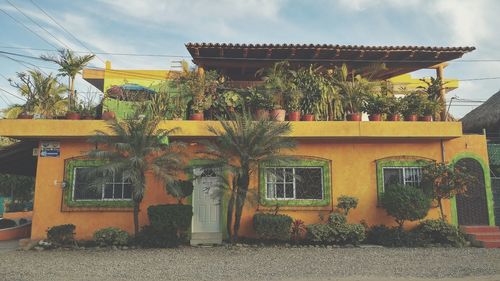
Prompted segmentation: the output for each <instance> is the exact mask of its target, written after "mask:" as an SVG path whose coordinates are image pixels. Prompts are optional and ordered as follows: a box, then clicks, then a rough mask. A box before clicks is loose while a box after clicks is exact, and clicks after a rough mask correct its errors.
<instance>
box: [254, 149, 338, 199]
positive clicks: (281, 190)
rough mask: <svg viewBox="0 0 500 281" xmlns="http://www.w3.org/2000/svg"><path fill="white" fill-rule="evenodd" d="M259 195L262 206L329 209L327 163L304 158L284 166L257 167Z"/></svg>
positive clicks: (329, 184)
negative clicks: (319, 207) (320, 207)
mask: <svg viewBox="0 0 500 281" xmlns="http://www.w3.org/2000/svg"><path fill="white" fill-rule="evenodd" d="M259 194H260V196H259V198H260V199H259V201H260V205H262V206H268V207H271V206H276V205H281V206H303V207H315V206H325V207H326V206H330V202H331V179H330V162H329V161H328V160H321V159H309V158H305V159H294V160H290V161H286V165H282V164H279V165H272V164H271V163H268V162H264V163H260V169H259Z"/></svg>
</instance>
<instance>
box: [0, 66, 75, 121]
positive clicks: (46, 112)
mask: <svg viewBox="0 0 500 281" xmlns="http://www.w3.org/2000/svg"><path fill="white" fill-rule="evenodd" d="M17 77H18V79H19V81H20V82H13V81H11V85H12V86H14V87H16V88H17V89H18V90H19V93H20V94H21V95H22V96H23V97H25V98H26V103H25V104H24V105H23V106H21V107H22V108H23V110H25V111H28V112H31V113H38V114H41V115H43V116H45V117H53V116H57V115H61V114H63V113H64V111H65V108H66V107H67V100H66V99H65V98H64V97H63V94H64V92H65V91H66V87H65V86H63V85H61V84H59V83H58V82H57V80H56V79H55V77H54V76H52V74H49V75H48V76H45V75H44V74H42V73H41V72H40V71H38V70H29V71H27V72H21V73H18V74H17ZM9 111H10V113H9V112H8V113H6V115H14V114H13V113H12V112H18V111H19V108H16V107H13V108H11V109H9Z"/></svg>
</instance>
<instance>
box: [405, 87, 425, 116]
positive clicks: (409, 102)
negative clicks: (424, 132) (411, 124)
mask: <svg viewBox="0 0 500 281" xmlns="http://www.w3.org/2000/svg"><path fill="white" fill-rule="evenodd" d="M421 108H422V96H421V95H420V94H419V93H418V92H412V93H409V94H407V95H405V96H404V97H403V98H402V99H401V112H402V113H403V115H404V116H405V121H417V120H418V114H419V113H420V110H421Z"/></svg>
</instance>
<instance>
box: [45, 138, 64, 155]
mask: <svg viewBox="0 0 500 281" xmlns="http://www.w3.org/2000/svg"><path fill="white" fill-rule="evenodd" d="M60 155H61V143H59V142H58V141H44V142H42V143H41V144H40V157H59V156H60Z"/></svg>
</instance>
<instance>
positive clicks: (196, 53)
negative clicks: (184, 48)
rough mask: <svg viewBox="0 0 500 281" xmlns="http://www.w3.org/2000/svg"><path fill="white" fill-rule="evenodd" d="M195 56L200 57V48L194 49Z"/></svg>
mask: <svg viewBox="0 0 500 281" xmlns="http://www.w3.org/2000/svg"><path fill="white" fill-rule="evenodd" d="M194 55H195V56H196V57H199V56H200V48H194Z"/></svg>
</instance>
